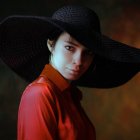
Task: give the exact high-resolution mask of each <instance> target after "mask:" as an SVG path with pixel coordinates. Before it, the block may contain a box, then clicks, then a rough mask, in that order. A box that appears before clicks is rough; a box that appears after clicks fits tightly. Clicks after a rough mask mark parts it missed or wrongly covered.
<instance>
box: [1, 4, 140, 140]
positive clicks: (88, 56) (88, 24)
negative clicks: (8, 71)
mask: <svg viewBox="0 0 140 140" xmlns="http://www.w3.org/2000/svg"><path fill="white" fill-rule="evenodd" d="M0 39H1V42H0V56H1V58H2V60H3V61H4V62H5V63H6V64H7V65H8V66H9V67H10V68H12V69H13V70H14V71H15V72H16V73H17V74H19V75H20V76H21V77H23V78H24V79H26V80H27V81H30V82H31V81H33V82H31V84H29V85H28V86H27V88H26V89H25V91H24V93H23V95H22V98H21V102H20V107H19V113H18V140H31V139H33V140H46V139H48V140H51V139H53V140H55V139H56V140H58V139H60V140H79V139H80V140H85V139H88V140H90V139H91V140H95V139H96V135H95V129H94V126H93V125H92V124H91V122H90V121H89V119H88V117H87V116H86V115H85V112H84V110H83V109H82V107H81V104H80V100H81V99H82V94H81V92H80V91H79V89H78V88H76V86H86V87H98V88H99V87H100V88H110V87H115V86H119V85H121V84H123V83H125V82H127V81H128V80H129V79H130V78H131V77H133V76H134V75H135V74H136V73H137V72H138V71H139V70H140V50H139V49H136V48H132V47H130V46H128V45H125V44H122V43H120V42H117V41H114V40H111V39H109V38H108V37H105V36H103V35H102V34H101V31H100V24H99V19H98V16H97V15H96V13H95V12H94V11H93V10H91V9H89V8H86V7H82V6H74V5H71V6H64V7H62V8H60V9H59V10H57V11H56V12H55V13H54V14H53V16H52V17H51V18H49V17H33V16H12V17H8V18H7V19H5V20H4V21H3V22H2V23H1V25H0Z"/></svg>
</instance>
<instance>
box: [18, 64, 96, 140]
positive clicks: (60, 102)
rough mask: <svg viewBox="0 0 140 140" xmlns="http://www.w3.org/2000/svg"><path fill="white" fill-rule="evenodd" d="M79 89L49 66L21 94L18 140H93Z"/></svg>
mask: <svg viewBox="0 0 140 140" xmlns="http://www.w3.org/2000/svg"><path fill="white" fill-rule="evenodd" d="M81 99H82V94H81V92H80V90H79V89H77V88H76V87H74V86H72V85H70V84H69V83H68V82H67V81H66V80H65V79H64V78H63V77H62V76H61V75H60V74H59V73H58V72H57V71H56V70H55V69H54V68H53V67H52V66H51V65H46V66H45V68H44V70H43V71H42V73H41V75H40V76H39V78H38V79H37V80H35V81H34V82H33V83H31V84H30V85H29V86H28V87H27V88H26V89H25V91H24V93H23V95H22V98H21V102H20V106H19V113H18V140H95V139H96V138H95V129H94V127H93V125H92V124H91V122H90V121H89V119H88V117H87V116H86V114H85V112H84V110H83V108H82V107H81V104H80V100H81Z"/></svg>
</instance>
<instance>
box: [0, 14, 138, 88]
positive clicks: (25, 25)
mask: <svg viewBox="0 0 140 140" xmlns="http://www.w3.org/2000/svg"><path fill="white" fill-rule="evenodd" d="M56 30H60V31H66V32H68V33H69V34H70V35H72V36H73V37H74V38H75V39H76V40H77V41H79V42H80V43H82V44H83V45H85V46H88V47H89V48H91V49H93V51H94V52H95V59H94V64H93V65H96V68H95V69H93V67H94V66H93V67H92V65H91V67H90V68H89V70H88V71H87V72H86V73H85V74H84V75H83V76H82V77H81V78H80V79H79V80H77V81H76V82H75V83H76V84H77V85H78V86H85V87H97V88H112V87H116V86H120V85H122V84H124V83H126V82H127V81H128V80H130V79H131V78H132V77H133V76H134V75H135V74H136V73H137V72H138V71H139V70H140V66H139V65H140V50H139V49H136V48H132V47H130V46H128V45H125V44H123V43H120V42H117V41H114V40H112V39H110V38H108V37H106V36H103V35H101V34H99V33H96V32H94V37H95V38H94V39H92V37H91V36H88V34H87V36H86V35H85V34H82V35H80V36H79V34H80V32H79V31H78V30H77V31H76V30H75V28H72V27H70V26H69V25H68V24H65V23H63V22H60V21H57V20H54V19H52V18H47V17H32V16H12V17H9V18H7V19H6V20H4V21H2V22H1V24H0V57H1V59H2V60H3V61H4V62H5V63H6V64H7V65H8V66H9V67H10V68H11V69H12V70H13V71H15V72H16V73H17V74H18V75H19V76H21V77H22V78H23V79H25V80H26V81H29V82H31V81H33V80H34V79H36V78H37V77H38V76H39V74H40V73H41V71H42V69H43V68H44V66H45V64H46V63H49V55H50V52H49V50H48V48H47V38H48V37H49V35H50V34H51V33H52V32H54V31H56Z"/></svg>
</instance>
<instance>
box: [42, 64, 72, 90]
mask: <svg viewBox="0 0 140 140" xmlns="http://www.w3.org/2000/svg"><path fill="white" fill-rule="evenodd" d="M40 76H43V77H45V78H48V79H49V80H50V81H52V82H53V83H54V84H55V85H56V86H57V87H58V88H59V89H60V90H61V91H64V90H65V89H67V88H68V87H69V86H70V84H69V83H68V81H67V80H66V79H64V77H63V76H62V75H61V74H60V73H59V72H58V71H57V70H56V69H54V68H53V67H52V66H51V65H50V64H46V65H45V67H44V69H43V71H42V73H41V74H40Z"/></svg>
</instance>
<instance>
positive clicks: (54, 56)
mask: <svg viewBox="0 0 140 140" xmlns="http://www.w3.org/2000/svg"><path fill="white" fill-rule="evenodd" d="M48 48H49V50H50V51H51V64H52V66H53V67H54V68H55V69H56V70H57V71H58V72H59V73H60V74H61V75H62V76H63V77H64V78H65V79H67V80H68V81H72V80H77V79H78V78H79V77H80V76H81V75H83V73H85V72H86V70H87V69H88V68H89V66H90V64H91V63H92V60H93V56H94V55H93V52H92V51H90V50H89V49H87V48H86V47H84V46H83V45H82V44H80V43H79V42H77V41H76V40H75V39H74V38H72V37H71V36H70V35H69V34H68V33H66V32H64V33H62V34H61V35H60V36H59V37H58V39H57V41H56V42H55V45H54V46H53V47H51V46H50V45H49V44H48Z"/></svg>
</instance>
